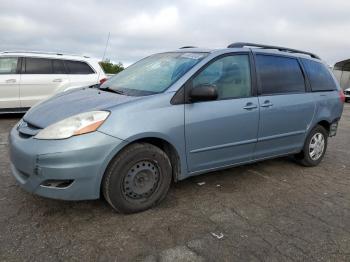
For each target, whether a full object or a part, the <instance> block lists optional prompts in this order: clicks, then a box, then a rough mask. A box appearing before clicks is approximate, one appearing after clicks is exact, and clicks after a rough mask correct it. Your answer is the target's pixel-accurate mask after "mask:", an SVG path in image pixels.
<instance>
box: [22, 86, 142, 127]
mask: <svg viewBox="0 0 350 262" xmlns="http://www.w3.org/2000/svg"><path fill="white" fill-rule="evenodd" d="M136 99H140V97H134V96H125V95H119V94H115V93H112V92H107V91H102V90H100V89H97V88H81V89H75V90H71V91H67V92H63V93H61V94H58V95H55V96H53V97H52V98H50V99H48V100H45V101H43V102H41V103H39V104H37V105H36V106H34V107H32V108H31V109H30V110H29V111H28V112H27V113H26V114H25V115H24V117H23V120H24V121H26V122H27V123H29V124H31V125H33V126H36V127H38V128H45V127H47V126H49V125H51V124H54V123H56V122H58V121H60V120H63V119H65V118H67V117H70V116H73V115H76V114H80V113H84V112H89V111H94V110H108V109H109V108H111V107H114V106H117V105H120V104H124V103H126V102H129V101H131V100H136Z"/></svg>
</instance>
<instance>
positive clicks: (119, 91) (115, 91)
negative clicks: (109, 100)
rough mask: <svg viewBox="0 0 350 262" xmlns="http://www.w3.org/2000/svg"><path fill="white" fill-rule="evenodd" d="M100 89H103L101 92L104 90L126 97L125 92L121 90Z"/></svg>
mask: <svg viewBox="0 0 350 262" xmlns="http://www.w3.org/2000/svg"><path fill="white" fill-rule="evenodd" d="M100 89H101V90H104V91H109V92H113V93H116V94H119V95H125V92H124V91H122V90H119V89H112V88H110V87H109V86H107V87H104V88H100Z"/></svg>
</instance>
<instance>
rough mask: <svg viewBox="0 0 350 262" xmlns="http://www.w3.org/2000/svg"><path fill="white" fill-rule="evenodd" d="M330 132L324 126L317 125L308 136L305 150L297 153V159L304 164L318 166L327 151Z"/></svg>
mask: <svg viewBox="0 0 350 262" xmlns="http://www.w3.org/2000/svg"><path fill="white" fill-rule="evenodd" d="M327 142H328V132H327V130H326V129H325V128H324V127H322V126H316V127H315V128H314V129H312V130H311V132H310V134H309V135H308V136H307V138H306V140H305V144H304V148H303V151H302V152H301V153H299V154H297V155H296V159H297V160H299V162H300V163H301V164H302V165H304V166H308V167H310V166H317V165H318V164H319V163H320V162H321V161H322V159H323V157H324V154H325V153H326V149H327Z"/></svg>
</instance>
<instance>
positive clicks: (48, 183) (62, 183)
mask: <svg viewBox="0 0 350 262" xmlns="http://www.w3.org/2000/svg"><path fill="white" fill-rule="evenodd" d="M73 181H74V180H72V179H69V180H45V181H44V182H42V183H41V185H40V186H42V187H50V188H66V187H69V186H70V185H71V184H72V183H73Z"/></svg>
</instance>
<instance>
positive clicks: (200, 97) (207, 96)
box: [190, 84, 218, 102]
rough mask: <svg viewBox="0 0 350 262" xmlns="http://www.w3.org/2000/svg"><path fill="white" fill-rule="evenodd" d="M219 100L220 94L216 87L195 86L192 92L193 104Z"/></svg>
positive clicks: (208, 85)
mask: <svg viewBox="0 0 350 262" xmlns="http://www.w3.org/2000/svg"><path fill="white" fill-rule="evenodd" d="M217 98H218V92H217V89H216V86H215V85H210V84H207V85H205V84H202V85H198V86H195V87H193V88H192V89H191V91H190V100H191V102H196V101H211V100H216V99H217Z"/></svg>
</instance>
